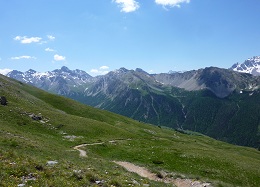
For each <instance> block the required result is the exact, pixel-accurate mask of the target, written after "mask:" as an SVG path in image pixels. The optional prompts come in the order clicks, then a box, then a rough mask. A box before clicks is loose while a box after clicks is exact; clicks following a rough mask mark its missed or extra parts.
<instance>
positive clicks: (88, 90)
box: [7, 57, 260, 147]
mask: <svg viewBox="0 0 260 187" xmlns="http://www.w3.org/2000/svg"><path fill="white" fill-rule="evenodd" d="M253 59H255V60H254V62H257V59H259V57H254V58H253ZM251 61H252V60H251ZM244 64H247V65H245V66H243V65H238V64H237V65H236V66H235V65H233V66H232V68H230V69H222V68H217V67H208V68H204V69H199V70H192V71H186V72H170V73H161V74H149V73H147V72H145V71H143V70H142V69H140V68H137V69H136V70H128V69H125V68H120V69H118V70H115V71H111V72H109V73H108V74H106V75H103V76H97V77H92V76H90V75H89V74H87V73H86V72H85V71H82V70H70V69H68V68H67V67H62V68H61V69H56V70H54V71H50V72H45V73H39V72H36V71H34V70H31V69H30V70H28V71H26V72H19V71H16V70H14V71H12V72H10V73H8V74H7V76H8V77H11V78H14V79H17V80H19V81H22V82H25V83H28V84H31V85H33V86H36V87H38V88H41V89H43V90H46V91H48V92H51V93H55V94H59V95H63V96H66V97H69V98H72V99H74V100H77V101H80V102H81V103H84V104H87V105H91V106H94V107H97V108H100V109H105V110H109V111H112V112H115V113H118V114H121V115H124V116H128V117H131V118H133V119H135V120H138V121H142V122H146V123H151V124H154V125H157V126H167V127H171V128H175V129H179V130H180V131H182V130H192V131H197V132H200V133H203V134H206V135H209V136H211V137H213V138H216V139H220V140H224V141H227V142H230V143H233V144H238V145H246V146H253V147H259V146H260V145H259V144H260V128H259V126H260V124H259V123H260V91H259V86H260V77H259V76H255V74H254V75H252V74H253V73H252V72H257V70H255V71H251V73H252V74H249V73H241V72H239V71H242V70H240V68H238V66H241V67H246V68H249V67H250V68H251V69H252V68H253V66H254V67H256V65H255V63H250V64H249V63H247V61H246V62H245V63H244ZM243 71H245V70H244V69H243ZM247 71H249V70H247Z"/></svg>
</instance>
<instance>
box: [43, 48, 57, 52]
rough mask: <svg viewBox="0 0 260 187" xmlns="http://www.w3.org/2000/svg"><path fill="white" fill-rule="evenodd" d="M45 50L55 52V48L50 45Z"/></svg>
mask: <svg viewBox="0 0 260 187" xmlns="http://www.w3.org/2000/svg"><path fill="white" fill-rule="evenodd" d="M45 51H47V52H54V51H55V50H54V49H51V48H49V47H48V48H46V49H45Z"/></svg>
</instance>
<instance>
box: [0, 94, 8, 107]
mask: <svg viewBox="0 0 260 187" xmlns="http://www.w3.org/2000/svg"><path fill="white" fill-rule="evenodd" d="M0 103H1V105H4V106H6V105H7V99H6V97H5V96H1V97H0Z"/></svg>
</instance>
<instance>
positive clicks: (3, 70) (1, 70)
mask: <svg viewBox="0 0 260 187" xmlns="http://www.w3.org/2000/svg"><path fill="white" fill-rule="evenodd" d="M10 71H12V70H11V69H0V74H2V75H7V73H9V72H10Z"/></svg>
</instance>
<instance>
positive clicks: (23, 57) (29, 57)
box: [11, 55, 36, 60]
mask: <svg viewBox="0 0 260 187" xmlns="http://www.w3.org/2000/svg"><path fill="white" fill-rule="evenodd" d="M21 59H36V57H33V56H27V55H24V56H16V57H11V60H21Z"/></svg>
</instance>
